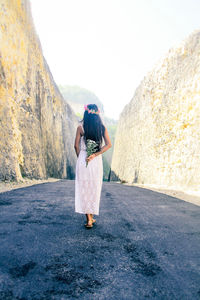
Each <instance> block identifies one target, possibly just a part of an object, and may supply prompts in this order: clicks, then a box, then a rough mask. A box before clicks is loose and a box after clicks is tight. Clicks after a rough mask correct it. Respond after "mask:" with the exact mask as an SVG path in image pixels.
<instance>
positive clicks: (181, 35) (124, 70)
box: [31, 0, 200, 119]
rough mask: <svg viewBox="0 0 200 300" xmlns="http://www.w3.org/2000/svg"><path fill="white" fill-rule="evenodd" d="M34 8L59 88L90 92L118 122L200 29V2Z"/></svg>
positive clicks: (51, 2) (93, 1) (110, 1)
mask: <svg viewBox="0 0 200 300" xmlns="http://www.w3.org/2000/svg"><path fill="white" fill-rule="evenodd" d="M31 6H32V14H33V19H34V23H35V27H36V31H37V33H38V35H39V38H40V41H41V44H42V49H43V53H44V56H45V58H46V60H47V62H48V64H49V67H50V69H51V72H52V74H53V77H54V79H55V81H56V83H57V84H63V85H64V84H66V85H78V86H81V87H83V88H86V89H88V90H91V91H92V92H94V93H95V94H96V95H97V97H98V98H99V99H100V100H101V101H102V103H103V104H104V109H105V113H106V115H107V116H109V117H111V118H115V119H118V117H119V114H120V113H121V111H122V110H123V108H124V106H125V105H126V104H127V103H128V102H129V101H130V100H131V98H132V97H133V95H134V92H135V89H136V87H137V86H138V85H139V84H140V82H141V80H142V79H143V77H144V76H145V75H146V74H147V72H148V71H150V70H151V69H152V68H153V66H154V64H155V63H156V62H157V61H158V60H159V59H160V58H162V57H163V56H164V55H165V54H166V53H167V52H168V50H169V49H170V48H171V47H173V46H176V45H177V44H178V43H179V42H181V40H183V39H185V38H186V37H187V36H188V35H189V34H190V33H192V32H193V31H194V30H197V29H200V0H56V1H55V0H31ZM86 104H87V103H86Z"/></svg>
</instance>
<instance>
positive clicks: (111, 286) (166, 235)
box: [0, 180, 200, 300]
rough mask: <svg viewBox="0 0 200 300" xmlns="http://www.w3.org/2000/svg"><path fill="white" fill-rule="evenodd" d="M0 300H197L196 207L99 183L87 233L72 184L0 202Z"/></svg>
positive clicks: (199, 229)
mask: <svg viewBox="0 0 200 300" xmlns="http://www.w3.org/2000/svg"><path fill="white" fill-rule="evenodd" d="M0 206H1V213H0V223H1V224H0V278H1V280H0V299H4V300H5V299H18V300H19V299H21V300H22V299H74V298H76V299H78V298H80V299H146V298H149V299H198V298H199V297H200V285H199V278H200V268H199V267H200V257H199V253H200V207H198V206H195V205H193V204H191V203H187V202H184V201H181V200H179V199H176V198H174V197H171V196H167V195H164V194H161V193H157V192H153V191H150V190H146V189H142V188H138V187H131V186H124V185H121V184H117V183H112V182H111V183H104V184H103V190H102V197H101V204H100V215H99V216H96V220H97V224H96V225H95V226H94V227H93V228H92V229H89V230H87V229H85V227H84V223H85V216H84V215H81V214H76V213H74V181H69V180H60V181H58V182H54V183H45V184H39V185H35V186H30V187H26V188H21V189H17V190H13V191H10V192H5V193H1V194H0Z"/></svg>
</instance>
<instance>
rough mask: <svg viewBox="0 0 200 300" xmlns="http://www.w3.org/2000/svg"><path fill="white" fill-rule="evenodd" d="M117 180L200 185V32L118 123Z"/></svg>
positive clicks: (163, 65)
mask: <svg viewBox="0 0 200 300" xmlns="http://www.w3.org/2000/svg"><path fill="white" fill-rule="evenodd" d="M111 168H112V178H113V179H115V178H119V179H120V180H124V181H127V182H129V183H133V182H137V183H143V184H155V185H160V186H167V187H175V188H181V189H188V188H197V187H199V188H200V32H195V33H194V34H192V35H191V36H189V38H188V39H187V40H185V41H184V42H183V43H182V44H181V45H180V46H179V47H177V48H174V49H171V50H170V51H169V53H168V54H167V55H166V57H165V58H164V59H162V60H161V61H160V62H159V63H158V64H157V65H156V66H155V68H154V69H153V70H152V71H151V72H150V73H149V74H148V75H147V76H146V77H145V78H144V80H143V81H142V83H141V84H140V86H139V87H138V88H137V90H136V92H135V95H134V97H133V99H132V100H131V102H130V103H129V104H128V105H127V106H126V107H125V108H124V110H123V112H122V114H121V116H120V120H119V123H118V128H117V133H116V139H115V146H114V154H113V160H112V166H111Z"/></svg>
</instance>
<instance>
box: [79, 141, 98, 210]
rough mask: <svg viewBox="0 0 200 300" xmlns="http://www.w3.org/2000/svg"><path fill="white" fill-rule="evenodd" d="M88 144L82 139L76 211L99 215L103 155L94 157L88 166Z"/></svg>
mask: <svg viewBox="0 0 200 300" xmlns="http://www.w3.org/2000/svg"><path fill="white" fill-rule="evenodd" d="M86 157H87V152H86V145H85V141H84V137H83V136H82V137H81V139H80V153H79V156H78V158H77V163H76V177H75V212H77V213H82V214H95V215H99V205H100V197H101V189H102V181H103V163H102V155H101V154H100V155H98V156H96V157H95V158H94V159H92V160H91V161H90V162H89V163H88V166H87V167H86Z"/></svg>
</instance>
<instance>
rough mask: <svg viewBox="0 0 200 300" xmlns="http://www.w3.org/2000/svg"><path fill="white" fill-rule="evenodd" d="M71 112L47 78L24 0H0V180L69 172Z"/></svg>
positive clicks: (71, 170)
mask: <svg viewBox="0 0 200 300" xmlns="http://www.w3.org/2000/svg"><path fill="white" fill-rule="evenodd" d="M75 128H76V117H75V115H74V113H73V112H72V110H71V108H70V106H69V105H68V104H66V103H65V102H64V101H63V98H62V96H61V94H60V92H59V90H58V88H57V86H56V84H55V82H54V80H53V77H52V75H51V72H50V70H49V67H48V65H47V63H46V61H45V59H44V57H43V54H42V49H41V45H40V41H39V39H38V36H37V34H36V32H35V29H34V25H33V21H32V17H31V11H30V3H29V1H27V0H17V1H16V0H0V180H5V179H7V180H10V179H15V180H21V179H22V178H23V177H24V176H25V177H29V178H46V177H51V176H53V177H59V178H66V177H68V178H71V177H73V175H74V166H75V159H76V158H75V154H74V149H73V142H74V141H73V139H74V135H75Z"/></svg>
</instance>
